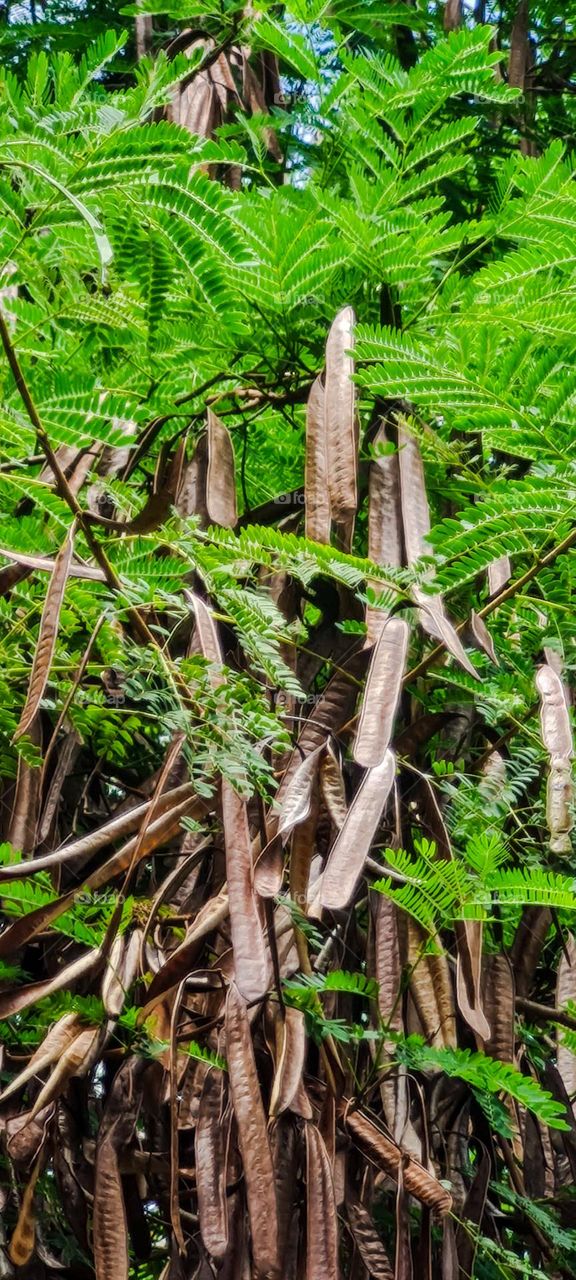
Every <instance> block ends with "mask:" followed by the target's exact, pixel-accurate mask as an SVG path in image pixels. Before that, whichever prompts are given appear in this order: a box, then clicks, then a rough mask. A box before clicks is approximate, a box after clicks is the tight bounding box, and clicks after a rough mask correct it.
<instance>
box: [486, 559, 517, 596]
mask: <svg viewBox="0 0 576 1280" xmlns="http://www.w3.org/2000/svg"><path fill="white" fill-rule="evenodd" d="M511 574H512V569H511V565H510V559H509V557H508V556H498V559H497V560H493V561H492V563H491V564H489V565H488V569H487V575H488V591H489V592H490V596H497V595H499V594H500V592H501V591H503V590H504V587H505V586H506V583H507V582H509V581H510V577H511Z"/></svg>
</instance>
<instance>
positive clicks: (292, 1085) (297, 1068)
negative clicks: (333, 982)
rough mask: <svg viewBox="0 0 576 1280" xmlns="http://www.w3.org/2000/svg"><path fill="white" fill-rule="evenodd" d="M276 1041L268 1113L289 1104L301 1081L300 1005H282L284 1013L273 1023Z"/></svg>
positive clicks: (302, 1037)
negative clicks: (275, 1062) (277, 1043)
mask: <svg viewBox="0 0 576 1280" xmlns="http://www.w3.org/2000/svg"><path fill="white" fill-rule="evenodd" d="M276 1028H277V1040H278V1042H279V1054H278V1062H277V1064H276V1071H275V1073H274V1083H273V1085H272V1094H271V1097H270V1116H271V1117H275V1116H278V1115H280V1113H281V1112H282V1111H287V1110H288V1108H289V1107H290V1106H291V1104H292V1102H293V1101H294V1098H295V1096H296V1094H297V1092H298V1089H299V1087H300V1085H301V1083H302V1073H303V1071H304V1061H305V1058H306V1027H305V1023H304V1014H303V1012H302V1010H301V1009H292V1008H290V1006H286V1008H285V1009H284V1017H283V1018H281V1017H280V1016H278V1020H277V1023H276Z"/></svg>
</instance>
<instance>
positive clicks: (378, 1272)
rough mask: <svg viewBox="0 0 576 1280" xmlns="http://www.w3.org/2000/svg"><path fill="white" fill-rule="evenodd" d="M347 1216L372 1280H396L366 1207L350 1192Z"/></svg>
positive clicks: (347, 1199)
mask: <svg viewBox="0 0 576 1280" xmlns="http://www.w3.org/2000/svg"><path fill="white" fill-rule="evenodd" d="M346 1215H347V1218H348V1222H349V1224H350V1230H351V1232H352V1236H353V1238H354V1244H355V1245H356V1248H357V1250H358V1253H359V1254H360V1257H361V1259H362V1262H363V1263H364V1266H365V1267H366V1270H367V1272H368V1275H369V1276H370V1277H371V1280H394V1268H393V1266H392V1263H391V1262H390V1259H389V1257H388V1254H387V1253H386V1250H385V1248H384V1245H383V1244H382V1241H381V1239H380V1236H379V1235H378V1232H377V1230H376V1227H375V1226H374V1223H373V1221H372V1218H371V1216H370V1214H369V1212H368V1210H367V1209H366V1208H365V1206H364V1205H363V1204H362V1203H361V1202H360V1200H357V1199H356V1197H355V1196H353V1195H352V1194H351V1193H350V1192H348V1194H347V1196H346Z"/></svg>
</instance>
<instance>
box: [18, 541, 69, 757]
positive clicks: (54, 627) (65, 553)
mask: <svg viewBox="0 0 576 1280" xmlns="http://www.w3.org/2000/svg"><path fill="white" fill-rule="evenodd" d="M75 532H76V525H75V523H73V524H72V525H71V526H70V529H69V531H68V533H67V535H66V539H65V541H64V543H63V544H62V547H61V548H60V551H59V552H58V555H57V556H56V559H55V561H54V569H53V571H52V577H51V579H50V583H49V585H48V590H47V592H46V599H45V601H44V608H43V610H42V618H41V620H40V631H39V635H38V643H37V645H36V649H35V652H34V661H33V663H32V672H31V675H30V682H29V685H28V693H27V695H26V702H25V704H24V707H23V709H22V714H21V716H20V720H19V723H18V727H17V729H16V732H15V734H14V739H15V740H16V739H17V738H21V737H22V735H23V734H24V733H26V731H27V730H28V729H29V728H30V726H31V724H32V721H33V720H34V717H35V716H36V713H37V711H38V709H39V707H40V703H41V701H42V698H43V697H44V692H45V689H46V685H47V684H48V677H49V675H50V667H51V665H52V658H53V656H54V649H55V647H56V639H57V636H58V627H59V625H60V610H61V608H62V604H63V602H64V593H65V591H66V583H67V581H68V571H69V569H70V565H71V563H72V555H73V552H74V535H75Z"/></svg>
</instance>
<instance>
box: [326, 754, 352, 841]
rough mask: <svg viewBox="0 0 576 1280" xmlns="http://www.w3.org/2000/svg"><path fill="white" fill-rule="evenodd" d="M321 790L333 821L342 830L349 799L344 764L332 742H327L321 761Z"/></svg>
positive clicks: (337, 828)
mask: <svg viewBox="0 0 576 1280" xmlns="http://www.w3.org/2000/svg"><path fill="white" fill-rule="evenodd" d="M320 791H321V794H322V799H323V801H324V804H325V805H326V808H327V810H328V813H329V814H330V817H331V819H332V822H333V823H334V826H335V827H336V830H337V831H340V829H341V828H342V827H343V826H344V821H345V818H346V814H347V812H348V801H347V799H346V786H345V783H344V776H343V773H342V766H341V764H340V760H339V759H338V756H337V755H336V752H335V751H334V748H333V746H332V744H331V742H328V743H327V745H326V751H325V753H324V755H323V756H322V759H321V761H320Z"/></svg>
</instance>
